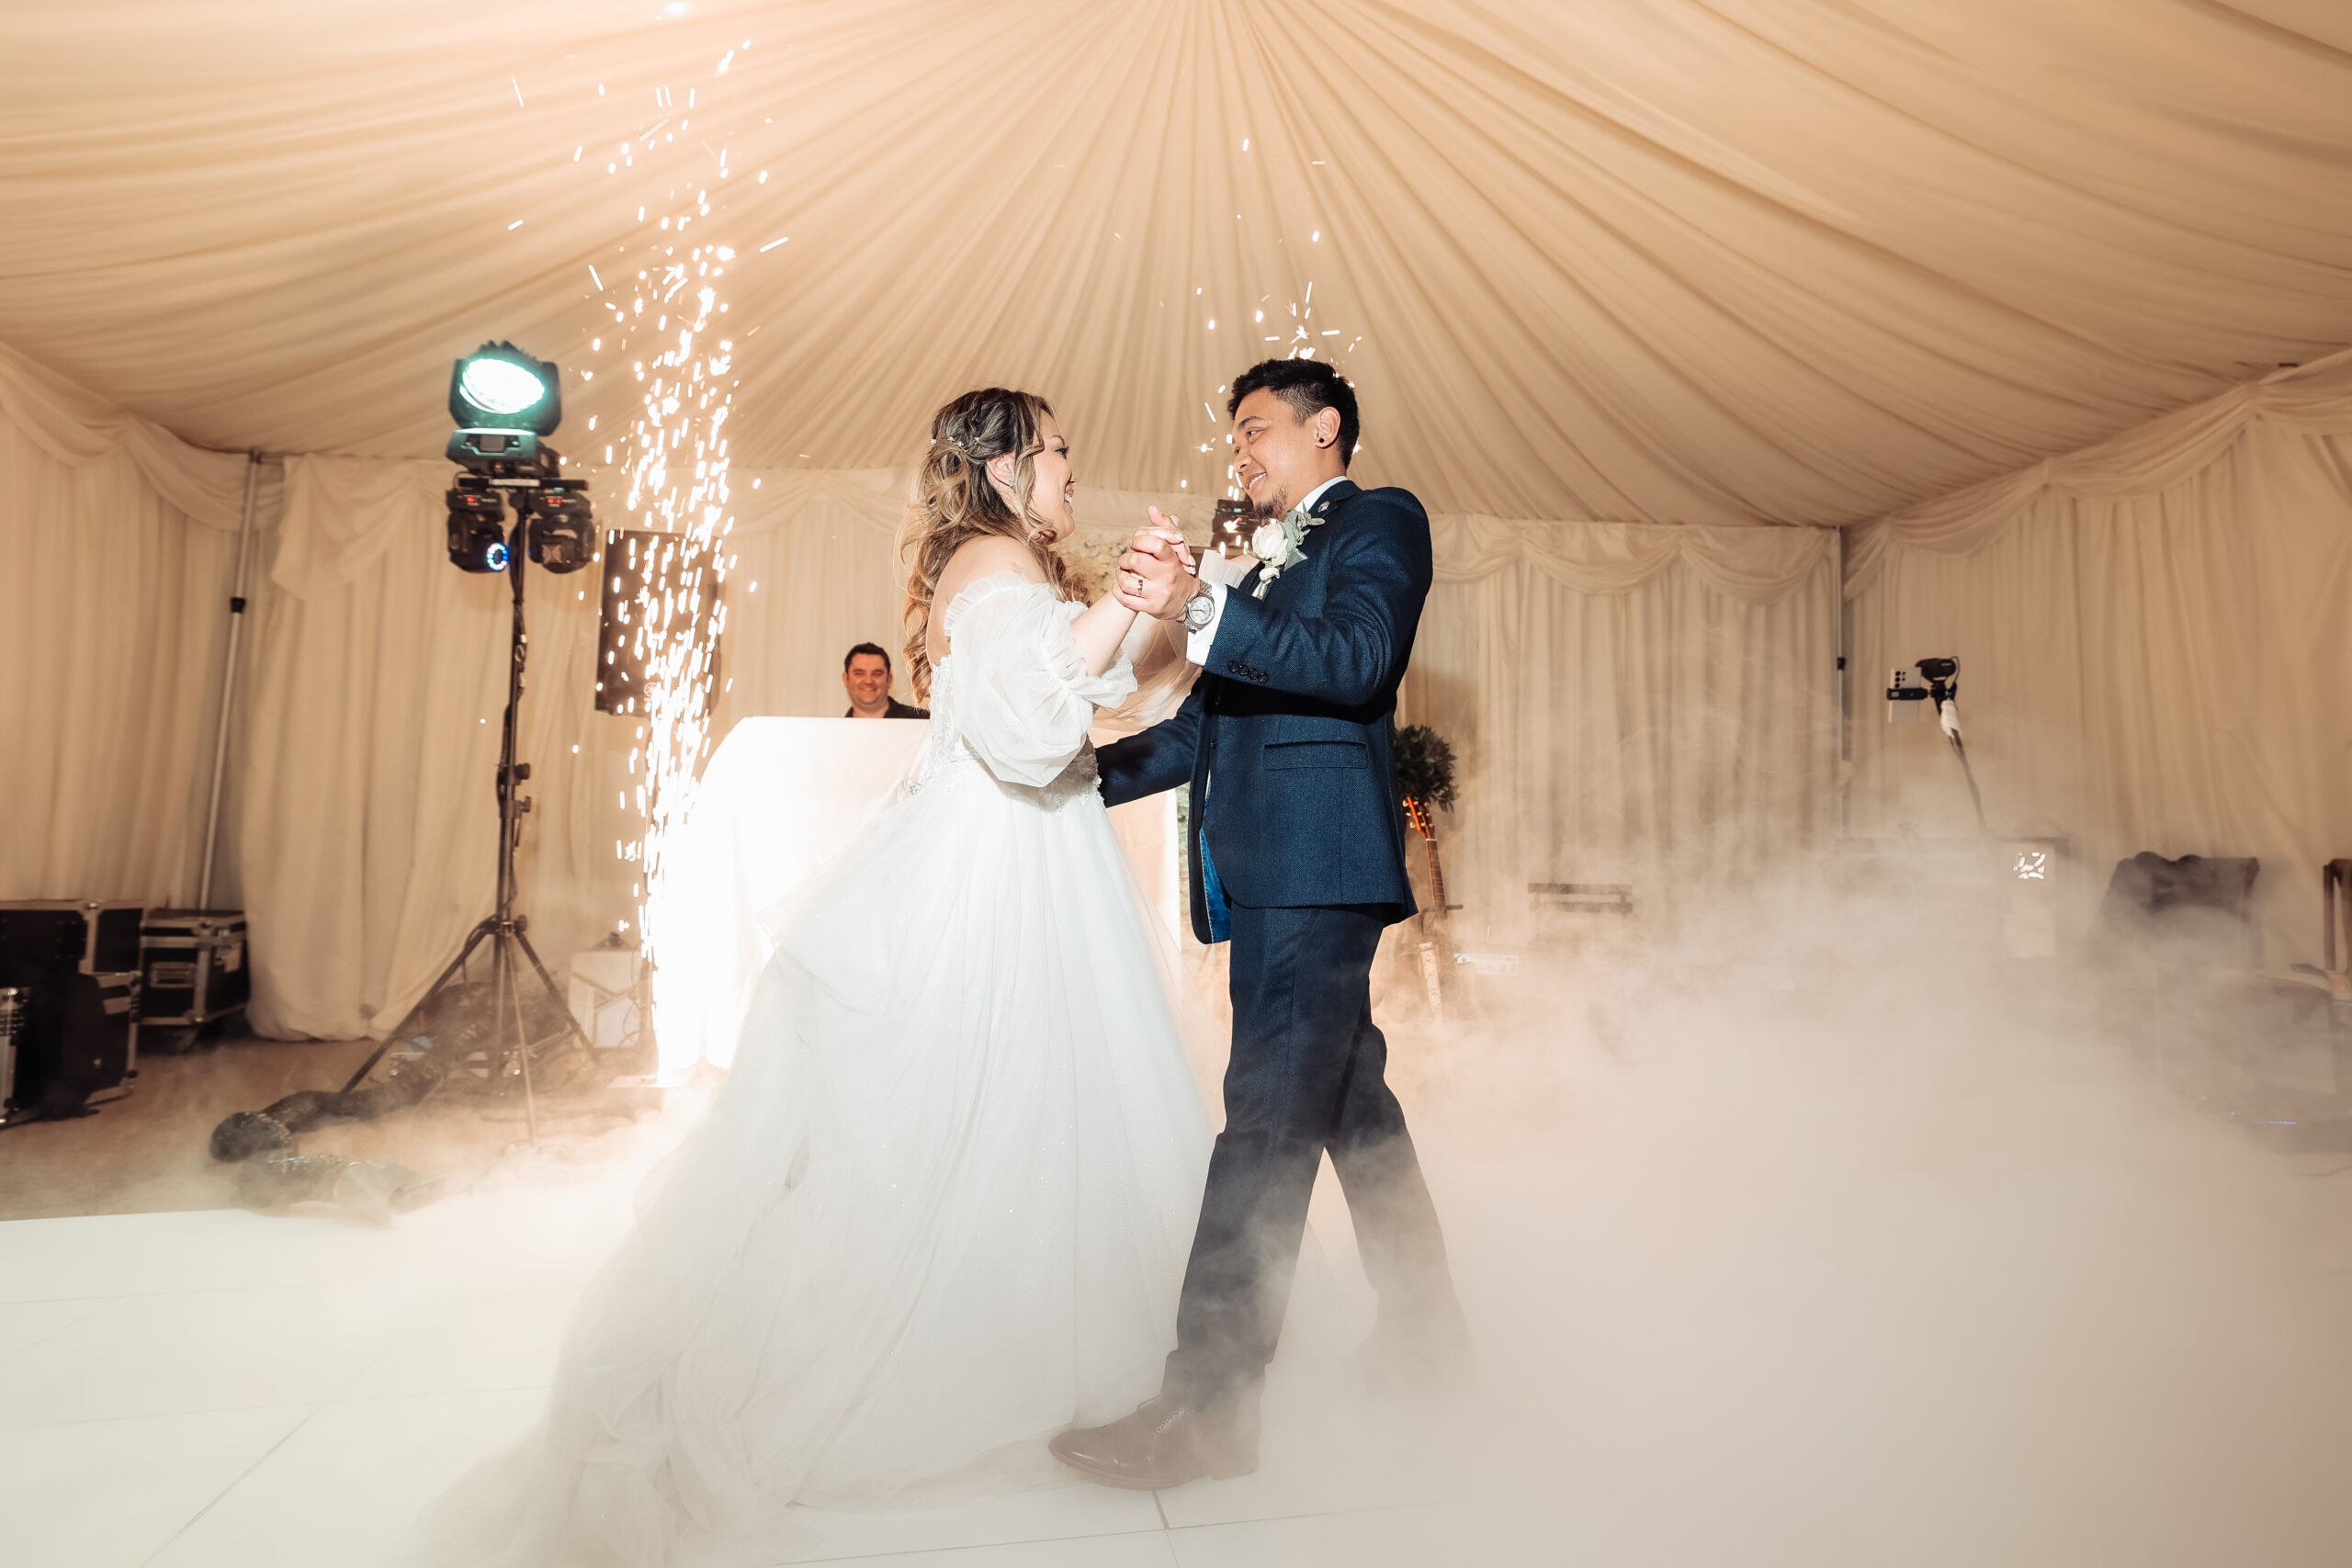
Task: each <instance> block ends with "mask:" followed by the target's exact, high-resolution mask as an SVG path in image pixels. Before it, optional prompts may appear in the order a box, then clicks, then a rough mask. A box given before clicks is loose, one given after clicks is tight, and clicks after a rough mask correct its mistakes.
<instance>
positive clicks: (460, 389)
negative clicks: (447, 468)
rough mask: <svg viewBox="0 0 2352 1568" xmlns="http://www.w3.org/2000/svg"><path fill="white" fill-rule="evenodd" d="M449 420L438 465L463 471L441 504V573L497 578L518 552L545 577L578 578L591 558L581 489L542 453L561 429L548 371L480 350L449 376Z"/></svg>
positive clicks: (503, 352)
mask: <svg viewBox="0 0 2352 1568" xmlns="http://www.w3.org/2000/svg"><path fill="white" fill-rule="evenodd" d="M449 417H450V418H451V419H452V420H454V421H456V422H457V425H458V428H457V429H456V430H455V431H453V432H451V433H450V435H449V446H448V454H447V455H448V458H449V461H451V462H453V463H455V464H457V465H458V467H459V468H463V469H465V470H466V471H465V472H464V473H462V474H459V475H458V480H457V483H456V484H455V485H454V486H453V487H452V488H451V489H450V490H449V491H448V493H447V496H446V497H445V500H446V501H447V503H448V507H449V561H450V564H451V565H453V566H455V567H457V568H458V570H461V571H484V572H498V571H504V570H507V568H508V567H509V565H510V564H511V563H512V562H513V560H514V557H515V548H516V547H517V546H518V545H519V546H521V547H523V548H525V549H526V551H527V553H528V554H529V556H530V558H531V560H532V562H533V564H535V565H537V566H539V567H541V568H543V569H544V570H548V571H553V572H566V571H578V570H580V569H581V568H582V567H583V566H586V565H588V564H589V563H590V562H592V561H594V559H595V558H596V534H595V513H594V508H593V507H592V506H591V505H590V503H589V501H588V482H587V481H586V480H585V479H565V478H563V477H562V475H563V454H561V453H560V452H558V451H557V450H556V449H555V448H554V447H552V446H548V444H547V437H548V436H549V435H552V434H555V428H556V426H557V425H559V424H561V423H563V382H562V373H561V372H560V370H558V369H557V367H555V366H554V365H552V364H550V363H548V361H546V360H544V359H534V358H533V357H531V355H527V354H526V353H524V352H523V351H522V350H521V349H519V348H516V347H515V345H514V344H511V343H486V344H482V345H481V347H480V348H478V349H476V350H474V352H473V353H471V354H469V355H466V356H465V357H464V358H463V359H460V360H458V362H457V364H456V365H454V366H452V367H450V370H449ZM510 499H511V500H512V501H513V502H514V506H515V529H514V531H513V532H512V533H510V532H509V531H508V529H507V526H506V503H507V502H508V500H510Z"/></svg>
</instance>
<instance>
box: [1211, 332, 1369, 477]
mask: <svg viewBox="0 0 2352 1568" xmlns="http://www.w3.org/2000/svg"><path fill="white" fill-rule="evenodd" d="M1252 392H1272V393H1274V394H1275V395H1276V396H1278V397H1280V398H1281V399H1282V400H1283V401H1284V402H1286V403H1288V404H1289V405H1290V412H1291V415H1292V417H1293V418H1295V419H1298V420H1301V421H1305V420H1310V419H1313V418H1314V417H1315V416H1316V415H1317V414H1318V413H1320V412H1323V411H1324V410H1325V409H1337V410H1339V411H1340V467H1341V468H1346V467H1347V466H1348V464H1349V462H1350V460H1351V459H1352V458H1353V457H1355V455H1356V435H1357V433H1358V432H1359V431H1361V430H1362V429H1363V426H1362V425H1360V424H1358V423H1356V389H1354V388H1353V387H1351V386H1349V385H1348V383H1347V378H1345V377H1343V376H1341V375H1340V373H1339V372H1338V371H1337V370H1334V369H1332V368H1331V367H1329V365H1326V364H1324V363H1323V361H1321V360H1319V359H1265V360H1261V361H1259V362H1258V363H1257V364H1255V365H1252V366H1251V367H1250V368H1249V369H1247V370H1244V371H1243V372H1242V373H1241V374H1240V375H1238V376H1237V377H1235V378H1233V396H1232V397H1230V398H1228V399H1227V400H1226V403H1225V416H1226V418H1227V419H1231V418H1232V417H1233V411H1234V410H1236V409H1238V408H1239V407H1240V406H1241V400H1242V399H1244V398H1246V397H1248V396H1249V395H1250V393H1252Z"/></svg>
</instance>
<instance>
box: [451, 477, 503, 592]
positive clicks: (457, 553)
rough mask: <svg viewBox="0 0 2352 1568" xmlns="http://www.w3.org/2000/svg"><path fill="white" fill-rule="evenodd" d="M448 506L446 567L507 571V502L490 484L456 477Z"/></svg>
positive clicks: (474, 479)
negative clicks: (455, 483) (455, 486)
mask: <svg viewBox="0 0 2352 1568" xmlns="http://www.w3.org/2000/svg"><path fill="white" fill-rule="evenodd" d="M444 499H445V500H447V502H448V503H449V564H450V565H452V566H454V567H456V568H457V569H458V570H460V571H504V570H506V556H507V546H506V502H504V500H503V499H502V498H501V497H500V495H499V493H498V492H497V491H494V490H492V489H491V488H490V481H489V480H488V479H477V478H476V477H474V476H473V475H471V474H459V475H458V484H457V488H456V489H454V490H452V491H449V493H448V494H447V496H446V497H445V498H444Z"/></svg>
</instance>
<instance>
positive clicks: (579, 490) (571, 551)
mask: <svg viewBox="0 0 2352 1568" xmlns="http://www.w3.org/2000/svg"><path fill="white" fill-rule="evenodd" d="M523 522H524V525H525V526H526V528H527V529H528V530H529V536H530V551H531V562H532V564H533V565H535V566H539V567H544V568H545V569H546V570H548V571H555V572H564V571H578V570H580V569H581V568H582V567H583V566H586V565H588V564H589V563H590V562H592V561H594V559H595V558H596V520H595V514H594V512H593V511H592V510H591V509H590V507H589V504H588V481H587V480H586V479H551V480H549V481H548V483H547V484H545V485H543V486H541V487H540V488H539V489H537V490H536V491H532V492H531V495H530V498H529V499H528V500H526V501H525V502H523Z"/></svg>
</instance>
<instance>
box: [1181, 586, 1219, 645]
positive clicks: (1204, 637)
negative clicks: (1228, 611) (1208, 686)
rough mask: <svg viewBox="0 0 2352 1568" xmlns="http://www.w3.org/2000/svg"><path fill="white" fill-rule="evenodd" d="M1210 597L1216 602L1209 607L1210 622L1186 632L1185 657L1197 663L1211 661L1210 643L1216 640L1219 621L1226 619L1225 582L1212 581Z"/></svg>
mask: <svg viewBox="0 0 2352 1568" xmlns="http://www.w3.org/2000/svg"><path fill="white" fill-rule="evenodd" d="M1208 588H1209V597H1210V599H1212V600H1214V601H1215V603H1214V604H1212V605H1211V606H1210V609H1209V624H1208V625H1207V626H1203V627H1202V628H1201V629H1200V630H1199V631H1196V632H1186V633H1185V634H1184V657H1185V658H1187V659H1189V660H1192V661H1193V663H1195V664H1206V663H1207V662H1208V661H1209V645H1210V644H1211V643H1213V642H1215V641H1216V627H1217V623H1218V622H1219V621H1222V620H1224V619H1225V584H1224V583H1222V582H1211V583H1209V585H1208Z"/></svg>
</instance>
